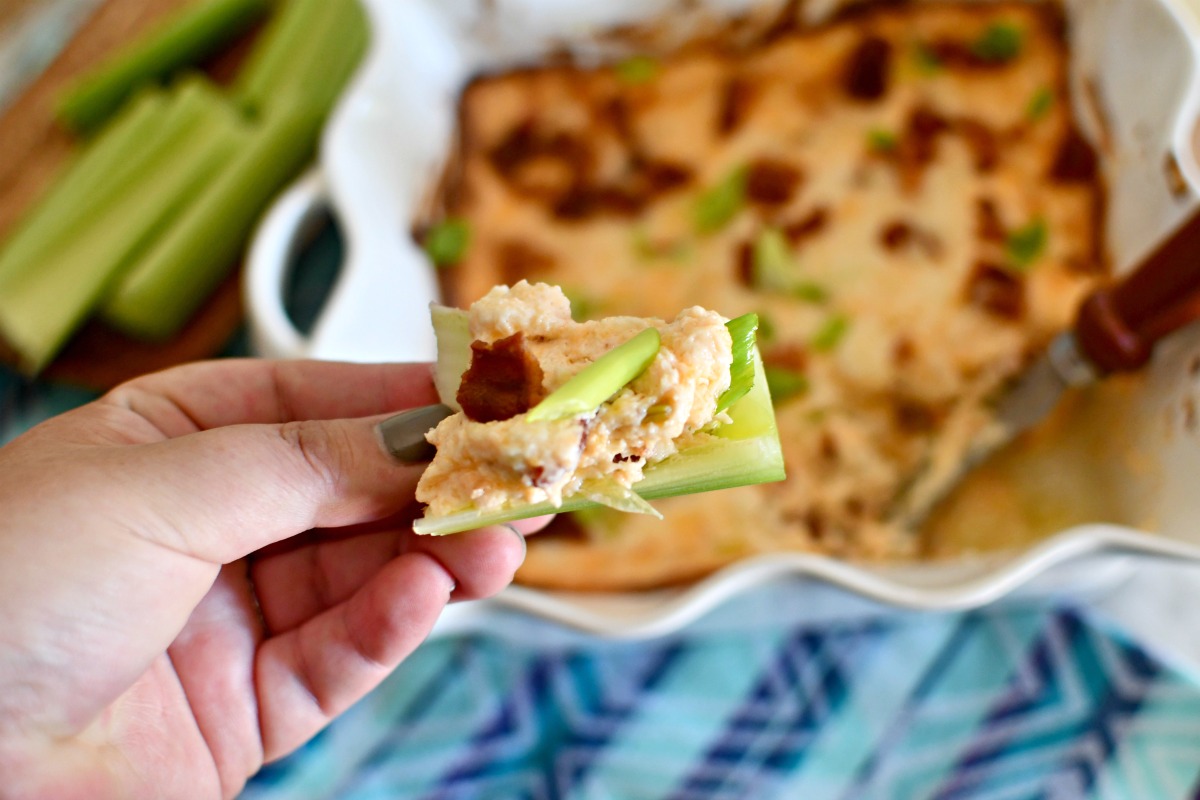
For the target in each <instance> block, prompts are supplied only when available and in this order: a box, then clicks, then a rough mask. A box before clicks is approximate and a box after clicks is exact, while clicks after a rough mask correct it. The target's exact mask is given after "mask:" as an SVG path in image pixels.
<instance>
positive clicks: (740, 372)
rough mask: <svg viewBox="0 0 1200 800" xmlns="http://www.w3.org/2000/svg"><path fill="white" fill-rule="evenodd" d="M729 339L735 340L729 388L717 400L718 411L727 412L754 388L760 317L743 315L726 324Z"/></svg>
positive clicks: (730, 366)
mask: <svg viewBox="0 0 1200 800" xmlns="http://www.w3.org/2000/svg"><path fill="white" fill-rule="evenodd" d="M725 327H726V329H728V331H729V337H730V339H732V340H733V363H731V364H730V365H729V388H728V389H726V390H725V391H724V392H722V393H721V396H720V397H718V398H717V411H716V413H718V414H720V413H721V412H723V411H727V410H728V409H729V408H730V407H731V406H732V405H733V404H734V403H736V402H737V401H738V400H740V399H742V398H743V397H745V396H746V394H747V393H748V392H749V391H750V389H751V388H753V386H754V354H755V353H756V352H757V351H756V350H755V347H754V342H755V336H754V335H755V332H756V331H757V330H758V315H757V314H743V315H742V316H740V317H737V318H736V319H731V320H729V322H726V323H725Z"/></svg>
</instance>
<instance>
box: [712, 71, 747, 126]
mask: <svg viewBox="0 0 1200 800" xmlns="http://www.w3.org/2000/svg"><path fill="white" fill-rule="evenodd" d="M753 104H754V86H753V85H752V84H751V83H750V82H749V81H747V80H746V79H745V78H741V77H738V76H736V75H735V76H734V77H732V78H730V79H729V80H728V81H726V82H725V86H724V87H723V88H722V90H721V100H720V105H719V106H718V107H717V133H718V134H719V135H721V136H728V135H729V134H731V133H733V132H734V131H736V130H737V129H738V128H739V127H741V124H742V123H743V122H744V121H745V120H746V116H747V115H748V114H749V113H750V107H751V106H752V105H753Z"/></svg>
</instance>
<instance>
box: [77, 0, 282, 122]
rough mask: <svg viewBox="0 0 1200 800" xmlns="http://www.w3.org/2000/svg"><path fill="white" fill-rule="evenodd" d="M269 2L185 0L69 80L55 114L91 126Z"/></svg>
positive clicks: (209, 50) (254, 17) (209, 49)
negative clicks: (131, 40)
mask: <svg viewBox="0 0 1200 800" xmlns="http://www.w3.org/2000/svg"><path fill="white" fill-rule="evenodd" d="M269 6H270V3H269V0H199V2H196V3H193V4H192V5H189V6H187V7H186V8H184V9H182V10H181V11H179V12H178V13H176V14H174V15H173V16H171V17H170V18H169V19H167V20H166V21H164V22H163V23H162V24H160V25H158V26H156V27H155V28H154V29H153V30H151V31H149V32H148V33H147V34H146V35H145V36H144V37H142V38H140V39H138V40H137V41H135V42H134V43H132V44H130V45H128V46H127V47H125V48H124V49H122V50H121V51H119V52H118V53H116V54H115V55H114V56H113V57H112V58H110V59H109V60H108V61H106V62H104V63H103V64H102V65H101V66H100V67H98V68H97V69H96V70H95V71H93V72H91V73H88V74H87V75H85V76H84V77H83V78H82V80H80V81H79V82H78V83H76V84H75V85H73V86H72V87H71V88H70V89H69V90H68V91H67V93H66V94H65V95H64V96H63V97H62V99H61V101H60V104H59V107H58V117H59V120H60V121H62V122H63V123H64V124H65V125H67V126H68V127H70V128H72V129H74V130H77V131H90V130H93V129H94V128H96V126H98V125H99V124H100V123H102V122H103V121H104V120H106V119H107V118H108V117H109V115H111V114H112V113H113V111H115V110H116V109H117V107H118V106H120V105H121V104H122V103H123V102H124V101H125V99H126V98H128V97H129V95H130V94H131V93H132V92H133V91H134V90H135V89H137V87H138V86H141V85H142V84H145V83H148V82H152V81H161V80H164V79H165V78H166V77H167V76H168V75H169V74H170V73H172V72H174V71H176V70H178V69H179V68H181V67H184V66H188V65H194V64H196V63H198V62H199V61H201V60H203V59H204V58H206V57H208V56H210V55H212V54H213V53H215V52H217V50H218V49H219V48H220V47H221V46H222V45H224V44H225V43H227V42H228V41H229V40H230V39H232V38H233V37H234V36H237V35H238V34H239V33H242V32H243V31H245V30H247V29H249V27H250V26H251V25H253V24H254V23H255V22H257V21H258V20H259V19H260V18H262V17H263V16H264V15H265V14H266V12H267V10H268V8H269Z"/></svg>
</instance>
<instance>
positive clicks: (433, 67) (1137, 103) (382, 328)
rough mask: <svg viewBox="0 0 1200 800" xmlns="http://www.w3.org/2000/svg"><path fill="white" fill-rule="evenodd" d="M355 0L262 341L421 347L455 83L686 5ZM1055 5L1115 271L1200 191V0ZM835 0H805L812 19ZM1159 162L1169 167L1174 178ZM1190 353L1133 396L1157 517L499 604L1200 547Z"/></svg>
mask: <svg viewBox="0 0 1200 800" xmlns="http://www.w3.org/2000/svg"><path fill="white" fill-rule="evenodd" d="M930 1H932V2H935V1H936V0H930ZM981 1H983V0H981ZM366 5H367V6H368V8H369V11H370V16H371V20H372V24H373V29H374V39H373V43H372V47H371V51H370V54H369V56H368V59H367V62H366V64H365V65H364V68H363V69H362V71H361V72H360V73H359V75H358V76H357V78H356V79H355V81H354V83H353V85H352V87H351V88H350V90H349V92H348V93H347V95H346V97H345V98H344V100H343V102H342V103H341V105H340V107H339V109H338V111H337V113H336V115H335V117H334V119H333V120H332V122H331V124H330V126H329V128H328V130H327V132H326V135H325V138H324V141H323V146H322V151H321V158H320V165H319V168H318V169H317V171H315V172H314V173H313V174H311V175H309V176H308V177H306V178H305V179H304V180H302V181H300V182H299V183H298V184H297V185H296V186H294V187H293V188H292V189H291V190H290V191H289V192H288V193H287V194H286V195H285V196H284V197H283V198H281V200H280V201H279V202H278V203H277V205H276V206H275V207H274V209H273V210H272V211H271V213H270V214H269V215H268V217H267V219H266V220H265V222H264V224H263V225H262V227H261V229H260V231H259V233H258V235H257V237H256V239H255V242H254V246H253V248H252V252H251V257H250V262H249V270H248V276H247V284H246V297H247V305H248V311H249V319H250V325H251V332H252V336H253V342H254V344H255V346H256V348H257V349H258V351H259V352H260V353H261V354H263V355H267V356H274V357H302V356H303V357H315V358H328V359H346V360H354V361H376V360H392V361H409V360H417V361H425V360H431V359H432V358H433V356H434V341H433V334H432V330H431V328H430V326H429V322H428V304H429V302H430V301H431V300H434V299H435V298H436V294H437V288H436V282H435V279H434V277H433V273H432V270H431V268H430V267H429V265H428V263H427V261H426V259H425V256H424V254H423V253H422V252H421V251H420V250H419V249H418V248H417V247H416V246H415V245H414V244H413V242H412V240H411V238H410V235H409V225H408V220H409V219H411V217H412V215H413V213H414V212H415V210H416V209H418V208H419V207H420V204H421V203H422V202H423V201H424V200H425V199H426V198H427V196H428V192H429V187H430V185H431V181H433V180H435V179H436V177H437V176H438V174H439V171H440V169H441V165H442V163H443V161H444V159H445V157H446V156H447V152H448V149H449V147H450V145H451V142H452V141H453V127H454V124H455V113H454V111H455V106H456V102H457V97H458V93H459V90H460V88H461V87H462V85H463V84H464V82H465V81H466V80H468V79H469V78H470V77H472V76H473V75H475V74H477V73H478V72H480V71H483V70H492V69H497V68H502V67H504V66H507V65H511V64H514V63H529V62H530V61H533V60H536V59H537V58H538V57H539V56H540V55H542V54H544V53H546V52H548V51H549V50H550V49H551V48H559V47H561V46H563V45H564V44H566V45H567V46H575V47H576V48H577V51H578V52H579V53H580V54H582V55H584V56H585V57H597V56H601V57H602V56H617V55H620V53H616V52H603V51H602V46H601V45H599V44H597V41H599V40H598V39H597V38H596V37H594V35H593V34H595V33H597V32H601V31H604V30H607V29H611V28H612V27H614V26H616V25H618V24H624V23H630V22H638V21H647V20H651V19H654V18H657V17H661V16H662V15H665V14H668V13H670V12H671V11H672V10H676V9H677V8H678V6H679V3H677V2H675V0H609V1H608V2H604V3H588V2H579V1H578V0H575V1H571V0H494V1H493V2H482V1H481V0H406V2H397V1H396V0H366ZM770 5H772V4H770V3H767V4H765V6H767V7H769V6H770ZM1065 5H1066V9H1067V13H1068V17H1069V21H1070V30H1071V46H1072V52H1073V63H1072V76H1071V78H1072V87H1073V90H1074V97H1075V100H1076V106H1077V114H1078V116H1079V117H1080V120H1081V124H1082V126H1083V128H1084V130H1085V132H1090V133H1092V134H1093V135H1095V134H1097V132H1098V131H1099V125H1100V123H1099V122H1098V117H1097V114H1098V108H1097V106H1098V105H1099V106H1102V108H1103V111H1102V113H1103V116H1104V123H1103V125H1104V126H1105V128H1106V134H1105V136H1106V138H1107V140H1108V151H1107V152H1106V153H1105V154H1104V164H1105V170H1106V178H1107V181H1108V185H1109V188H1110V197H1109V208H1108V215H1109V219H1108V223H1109V224H1108V227H1107V239H1108V241H1107V245H1108V250H1109V253H1110V254H1111V256H1112V258H1113V263H1114V265H1115V266H1116V268H1117V269H1118V271H1120V270H1121V269H1124V268H1127V267H1128V266H1130V265H1131V264H1132V263H1133V262H1134V261H1135V260H1136V259H1137V257H1138V256H1140V255H1142V254H1143V253H1145V252H1146V251H1147V250H1149V249H1150V248H1152V247H1153V246H1154V245H1155V244H1156V243H1157V242H1158V241H1160V240H1161V239H1162V238H1163V237H1164V236H1166V235H1167V234H1168V233H1169V232H1170V231H1171V230H1173V229H1174V228H1175V227H1176V226H1177V225H1178V224H1179V223H1180V222H1181V221H1182V220H1183V219H1185V218H1186V217H1187V216H1189V215H1191V214H1192V213H1193V212H1195V211H1196V210H1197V208H1198V207H1200V164H1198V163H1197V157H1196V152H1197V144H1196V139H1197V125H1196V121H1197V119H1198V118H1200V74H1198V73H1200V14H1198V13H1197V11H1198V10H1200V0H1068V2H1066V4H1065ZM836 6H837V3H836V2H826V3H809V4H808V5H807V6H805V8H806V9H807V12H806V13H807V14H809V15H810V16H811V17H812V18H813V19H814V21H815V20H817V19H819V18H820V17H821V16H822V15H824V14H827V13H829V12H830V11H831V10H832V9H833V8H835V7H836ZM689 7H692V8H699V9H700V11H699V12H695V11H693V12H692V13H693V14H695V13H700V14H704V13H709V14H712V15H729V14H732V13H736V12H742V11H745V10H747V9H748V8H755V9H760V8H763V7H764V3H762V2H754V1H753V0H709V1H708V2H703V3H695V4H689ZM690 19H695V17H692V16H686V17H673V18H672V25H671V26H669V28H668V30H671V31H674V32H675V33H677V34H678V35H680V36H686V35H687V29H688V25H687V24H684V23H686V22H687V20H690ZM614 46H616V45H605V46H604V47H614ZM1097 101H1098V102H1097ZM1168 163H1172V164H1175V165H1177V170H1176V171H1175V172H1174V173H1173V178H1172V174H1169V173H1171V171H1170V170H1168V169H1166V165H1167V164H1168ZM1180 178H1182V180H1180ZM330 207H331V208H332V209H333V210H334V211H335V213H336V215H337V217H338V218H339V220H340V221H341V224H342V227H343V231H344V233H345V235H346V242H347V248H346V253H347V259H346V263H345V265H344V266H343V268H342V270H341V273H340V275H339V277H338V280H337V283H336V285H335V287H334V289H333V291H332V293H331V296H330V297H329V299H328V301H327V304H326V306H325V308H324V309H323V311H322V313H321V315H320V317H319V319H318V321H317V323H316V325H315V328H314V330H313V333H312V334H311V335H307V336H306V335H302V334H300V333H299V332H298V331H296V330H295V328H294V327H293V326H292V325H291V323H290V322H289V321H288V318H287V315H286V314H285V312H284V310H283V304H282V301H281V297H282V294H283V287H284V285H285V282H286V278H287V270H288V266H289V263H290V260H291V257H292V255H293V254H294V251H295V248H296V247H297V242H298V241H299V240H300V239H301V238H302V236H303V233H304V230H305V228H306V227H307V225H308V224H309V222H310V221H311V220H312V219H314V218H315V216H316V215H317V214H318V213H320V212H322V211H324V210H326V209H327V208H330ZM1198 257H1200V254H1198ZM1197 355H1200V329H1197V328H1196V327H1194V326H1193V327H1192V328H1190V329H1186V330H1185V331H1183V332H1181V333H1180V334H1179V335H1177V336H1176V337H1175V338H1174V339H1173V340H1171V341H1169V342H1167V343H1166V345H1165V346H1163V347H1161V348H1160V352H1159V353H1158V354H1157V357H1156V359H1155V361H1154V364H1153V365H1152V367H1151V374H1150V376H1149V380H1148V381H1147V382H1146V385H1145V389H1144V390H1143V392H1142V394H1143V396H1142V397H1141V398H1139V402H1138V406H1139V408H1141V409H1143V410H1142V412H1141V413H1139V414H1137V415H1135V416H1134V417H1132V418H1130V419H1129V420H1128V425H1129V426H1136V428H1137V430H1138V431H1140V432H1141V433H1140V435H1141V437H1142V441H1143V442H1144V450H1145V453H1144V454H1143V455H1144V456H1145V457H1146V458H1147V459H1149V460H1150V461H1151V462H1152V471H1153V472H1155V473H1156V474H1158V475H1159V483H1160V484H1161V485H1160V486H1159V487H1158V489H1157V491H1155V492H1154V493H1153V499H1151V500H1148V501H1145V502H1146V503H1147V507H1146V508H1145V509H1144V512H1145V514H1144V516H1145V518H1146V519H1153V520H1155V526H1156V528H1157V532H1156V533H1154V534H1148V533H1143V532H1139V531H1137V530H1133V529H1130V528H1124V527H1120V526H1112V525H1091V526H1084V527H1078V528H1074V529H1071V530H1066V531H1062V532H1060V533H1058V534H1057V535H1054V536H1052V537H1050V538H1049V539H1047V540H1045V541H1044V542H1042V543H1041V544H1039V545H1037V546H1036V547H1034V548H1032V549H1029V550H1026V551H1023V552H1019V553H1009V554H1005V555H997V556H990V557H987V558H982V559H976V560H971V561H957V562H954V563H939V564H929V565H906V566H894V567H886V566H881V567H864V566H858V565H853V564H847V563H844V562H840V561H837V560H833V559H829V558H825V557H821V556H813V555H807V554H785V555H775V556H764V557H760V558H755V559H752V560H748V561H744V562H742V563H739V564H737V565H734V566H732V567H730V568H728V569H725V570H723V571H721V572H719V573H717V574H715V575H713V576H711V577H709V578H708V579H706V580H704V581H701V582H699V583H697V584H694V585H692V586H690V587H685V588H681V589H675V590H670V591H662V592H648V593H638V594H631V595H620V596H589V595H577V594H568V593H553V592H543V591H534V590H529V589H524V588H521V587H514V588H510V589H509V590H507V591H505V592H504V593H503V594H502V595H501V596H500V597H499V598H498V599H497V600H496V601H494V602H495V603H498V604H501V605H506V606H511V607H517V608H520V609H523V610H526V611H529V612H532V613H535V614H540V615H543V616H547V617H550V618H553V619H557V620H559V621H562V622H565V623H568V624H571V625H575V626H577V627H581V628H584V629H587V630H591V631H596V632H603V633H607V634H613V635H624V636H636V635H651V634H657V633H661V632H664V631H667V630H670V629H673V628H675V627H677V626H679V625H681V624H683V623H685V622H687V621H690V620H691V619H693V618H695V617H696V616H697V615H699V614H701V613H703V612H704V611H705V610H707V609H709V608H711V607H712V606H713V605H714V604H715V603H717V602H720V601H721V600H722V599H724V598H727V597H729V596H730V595H732V594H735V593H738V592H741V591H744V590H746V589H748V588H750V587H754V586H757V585H761V584H762V583H764V582H766V581H770V580H774V579H779V578H783V577H793V576H811V577H816V578H820V579H823V580H825V581H828V582H830V583H833V584H835V585H838V586H841V587H844V588H846V589H848V590H850V591H853V592H856V593H859V594H861V595H864V596H867V597H870V598H872V599H875V600H879V601H882V602H886V603H892V604H897V605H902V606H908V607H920V608H939V609H950V608H965V607H971V606H975V605H979V604H982V603H987V602H990V601H992V600H995V599H997V598H1000V597H1003V596H1006V595H1009V594H1012V593H1018V594H1019V593H1030V592H1033V593H1042V592H1046V591H1050V590H1058V589H1070V590H1081V589H1084V588H1087V587H1089V586H1095V585H1097V584H1099V583H1104V582H1105V581H1109V580H1111V579H1112V578H1113V577H1115V576H1116V574H1117V573H1118V572H1120V571H1121V569H1122V564H1124V565H1126V566H1127V565H1128V564H1129V563H1131V562H1130V560H1129V559H1126V560H1125V561H1114V560H1113V559H1111V558H1110V559H1105V560H1103V562H1102V563H1103V564H1104V565H1105V567H1104V570H1099V571H1098V569H1097V564H1098V563H1100V562H1097V561H1096V560H1094V559H1089V558H1087V556H1089V555H1091V554H1096V553H1101V552H1104V551H1112V550H1116V551H1122V552H1126V553H1129V554H1134V555H1161V556H1169V557H1179V558H1189V559H1194V558H1200V491H1196V488H1195V487H1198V486H1200V441H1198V440H1197V439H1196V435H1195V434H1193V433H1190V432H1189V431H1188V430H1186V428H1187V427H1188V425H1189V424H1190V422H1191V420H1192V419H1193V418H1194V413H1193V412H1191V411H1189V410H1188V409H1190V408H1192V406H1191V405H1189V404H1191V403H1193V402H1194V401H1193V400H1192V399H1191V395H1192V394H1193V393H1194V392H1195V390H1196V389H1197V388H1198V387H1200V378H1197V376H1195V375H1193V374H1192V373H1193V372H1194V371H1195V370H1190V369H1189V368H1188V367H1189V365H1190V364H1191V363H1192V359H1193V358H1195V357H1196V356H1197ZM1197 363H1200V362H1197ZM1192 476H1195V477H1192ZM1051 568H1054V569H1053V570H1052V569H1051ZM1114 570H1115V571H1114Z"/></svg>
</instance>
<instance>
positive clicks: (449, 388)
mask: <svg viewBox="0 0 1200 800" xmlns="http://www.w3.org/2000/svg"><path fill="white" fill-rule="evenodd" d="M429 315H430V317H431V318H432V319H433V329H434V330H435V331H437V363H435V364H434V369H433V385H434V386H435V387H437V393H438V397H440V398H441V399H442V403H443V404H444V405H447V406H449V407H450V408H452V409H454V410H455V411H462V406H461V405H459V404H458V385H459V383H461V382H462V376H463V374H464V373H465V372H466V371H467V370H468V369H469V368H470V367H471V321H470V317H468V316H467V312H466V311H463V310H462V309H461V308H450V307H449V306H443V305H440V304H438V303H432V304H430V306H429Z"/></svg>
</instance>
